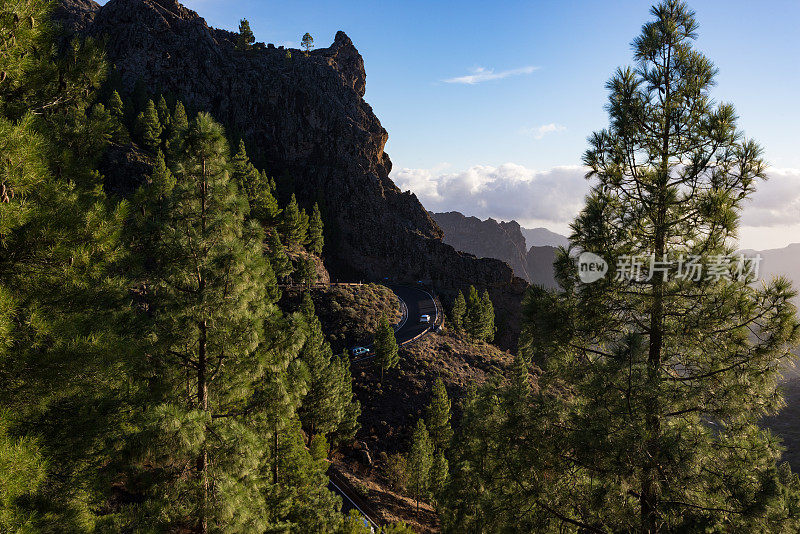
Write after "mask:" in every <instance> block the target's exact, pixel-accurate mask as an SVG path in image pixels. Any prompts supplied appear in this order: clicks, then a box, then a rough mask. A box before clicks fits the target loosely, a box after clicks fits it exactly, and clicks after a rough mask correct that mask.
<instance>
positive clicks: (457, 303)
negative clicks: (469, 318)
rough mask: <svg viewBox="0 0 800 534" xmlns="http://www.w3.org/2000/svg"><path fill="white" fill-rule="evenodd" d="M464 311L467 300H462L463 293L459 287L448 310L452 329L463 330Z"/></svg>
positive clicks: (465, 310)
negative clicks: (451, 307)
mask: <svg viewBox="0 0 800 534" xmlns="http://www.w3.org/2000/svg"><path fill="white" fill-rule="evenodd" d="M466 313H467V302H466V301H465V300H464V294H463V293H462V292H461V290H460V289H459V290H458V294H457V295H456V298H455V300H454V301H453V309H452V311H451V312H450V320H451V321H452V322H453V330H455V331H456V332H462V331H463V330H464V316H465V315H466Z"/></svg>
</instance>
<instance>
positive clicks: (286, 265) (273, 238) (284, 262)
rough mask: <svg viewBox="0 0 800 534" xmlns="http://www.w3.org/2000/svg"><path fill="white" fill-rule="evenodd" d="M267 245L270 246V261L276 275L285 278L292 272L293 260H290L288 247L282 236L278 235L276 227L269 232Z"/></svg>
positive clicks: (281, 278)
mask: <svg viewBox="0 0 800 534" xmlns="http://www.w3.org/2000/svg"><path fill="white" fill-rule="evenodd" d="M267 246H268V247H269V262H270V264H271V265H272V269H273V271H274V272H275V276H277V277H278V279H279V280H284V279H285V278H287V277H289V276H290V275H291V274H292V271H293V269H292V262H291V261H289V257H288V256H287V255H286V249H285V248H284V247H283V243H281V239H280V237H278V232H276V231H275V230H274V229H273V230H271V231H270V232H269V236H268V237H267Z"/></svg>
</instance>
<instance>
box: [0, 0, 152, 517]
mask: <svg viewBox="0 0 800 534" xmlns="http://www.w3.org/2000/svg"><path fill="white" fill-rule="evenodd" d="M50 8H51V6H50V4H49V3H48V2H43V1H29V2H16V3H13V2H12V3H8V2H6V3H4V4H3V16H2V17H0V35H3V47H2V49H0V65H1V67H0V71H2V73H3V74H2V78H3V81H2V83H0V152H1V153H2V154H3V157H2V161H0V464H2V465H0V530H2V531H9V532H15V531H21V532H41V531H52V530H53V529H54V528H56V527H54V525H55V526H57V528H58V529H59V530H61V531H66V532H78V531H86V530H90V529H91V528H92V527H93V526H94V525H95V524H96V523H97V521H98V520H100V517H99V515H100V514H99V513H98V511H99V510H100V509H101V508H102V507H103V506H104V504H105V502H104V499H103V495H102V488H103V487H104V486H103V478H104V477H103V475H102V474H101V469H102V467H103V466H106V465H108V463H109V461H110V459H111V458H112V456H113V454H114V447H113V444H112V442H113V440H114V438H115V435H116V434H115V431H116V429H117V428H119V425H122V424H124V423H125V421H126V418H125V414H126V413H127V410H128V409H129V408H130V405H129V403H128V398H127V396H126V391H125V389H124V386H125V384H126V382H127V380H126V377H127V371H128V367H127V365H128V364H129V362H131V361H133V360H134V359H135V357H136V356H135V355H136V351H135V350H129V347H131V346H133V345H135V341H134V339H135V338H130V339H123V340H120V337H122V336H124V332H123V331H122V329H123V328H124V325H125V323H124V322H123V321H120V320H119V319H120V313H119V309H118V303H120V302H124V301H125V299H126V291H127V289H128V288H129V285H128V283H127V282H128V281H127V280H126V279H124V278H123V277H122V276H121V275H120V271H121V269H120V265H119V264H118V263H116V262H117V260H118V259H119V258H120V256H122V255H123V254H124V252H123V250H122V246H121V241H120V232H121V229H122V223H123V221H124V220H125V218H126V217H127V212H126V209H125V206H124V205H116V203H115V202H113V201H112V200H110V199H108V198H107V197H106V196H105V195H104V193H103V190H102V187H101V184H102V179H101V176H100V175H99V173H98V172H97V171H96V168H97V163H98V160H99V159H100V156H101V154H102V150H103V149H104V148H105V147H106V146H107V143H108V140H109V138H110V136H111V132H110V131H109V130H108V121H107V119H108V118H110V113H108V112H106V111H105V110H104V107H103V108H101V107H100V106H99V105H96V106H94V107H92V106H91V104H92V103H95V102H96V99H97V90H98V88H99V86H100V84H101V82H102V80H103V78H104V76H105V72H106V65H105V63H104V61H103V57H102V53H101V50H100V48H98V47H97V45H96V44H94V43H93V42H91V41H82V40H76V41H74V42H72V43H69V45H67V46H64V47H58V46H56V42H55V40H54V35H55V30H54V29H53V28H52V27H51V23H50V20H51V19H50ZM17 497H19V498H17Z"/></svg>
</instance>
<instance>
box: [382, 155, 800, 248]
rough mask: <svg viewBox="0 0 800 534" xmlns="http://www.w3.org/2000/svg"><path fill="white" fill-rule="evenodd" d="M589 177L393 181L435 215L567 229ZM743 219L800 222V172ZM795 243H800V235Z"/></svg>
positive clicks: (494, 171) (515, 170)
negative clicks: (533, 222) (454, 213)
mask: <svg viewBox="0 0 800 534" xmlns="http://www.w3.org/2000/svg"><path fill="white" fill-rule="evenodd" d="M585 173H586V169H585V168H584V167H581V166H577V165H576V166H565V167H555V168H553V169H550V170H546V171H535V170H532V169H528V168H527V167H524V166H522V165H517V164H515V163H506V164H503V165H500V166H498V167H493V166H490V165H478V166H475V167H472V168H470V169H467V170H464V171H459V172H447V169H446V166H440V167H437V168H434V169H403V168H400V169H396V170H394V171H393V172H392V179H393V180H394V181H395V183H396V184H397V186H398V187H400V189H402V190H404V191H405V190H411V191H413V192H414V193H415V194H416V195H417V197H418V198H419V199H420V201H421V202H422V204H423V205H424V206H425V208H426V209H428V210H431V211H437V212H438V211H453V210H454V211H460V212H462V213H464V214H465V215H474V216H476V217H480V218H484V219H485V218H487V217H493V218H495V219H502V220H510V219H515V220H517V221H531V220H538V221H544V222H550V223H552V224H553V226H563V225H564V224H566V223H569V222H571V221H572V220H573V218H574V217H575V215H576V214H577V213H578V212H579V211H580V209H581V208H582V207H583V201H584V196H585V195H586V193H588V191H589V187H590V185H591V182H590V181H587V180H586V179H585V178H584V175H585ZM742 215H743V216H742V224H743V226H745V227H756V228H757V227H772V228H775V229H776V230H777V231H783V230H786V229H787V228H788V227H790V226H793V225H796V224H798V223H800V169H771V170H770V172H769V180H767V181H766V182H762V183H759V184H758V191H757V192H756V193H755V195H753V197H752V198H751V199H750V200H749V201H748V202H747V203H746V204H745V209H744V212H743V214H742ZM787 231H788V230H787ZM790 240H791V239H790ZM793 240H794V241H800V236H797V237H796V238H794V239H793Z"/></svg>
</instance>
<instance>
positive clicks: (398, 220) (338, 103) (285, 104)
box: [55, 0, 526, 346]
mask: <svg viewBox="0 0 800 534" xmlns="http://www.w3.org/2000/svg"><path fill="white" fill-rule="evenodd" d="M55 18H56V19H57V20H58V21H59V22H61V23H62V24H63V25H64V27H65V28H67V29H68V30H70V31H72V32H76V33H78V34H81V35H86V36H92V37H102V38H105V40H106V41H105V42H106V43H107V45H106V48H107V54H108V57H109V60H110V63H112V65H113V66H114V68H115V70H116V73H117V75H118V77H119V79H120V83H121V86H122V89H123V92H127V93H129V94H130V93H132V92H133V89H134V87H135V86H136V85H137V83H138V84H139V85H140V86H141V85H142V84H143V86H144V87H145V88H146V89H147V90H148V91H149V92H150V93H152V94H158V93H163V94H167V95H173V96H175V97H179V98H181V99H182V100H183V101H184V102H185V103H186V104H187V106H188V108H189V109H190V110H194V111H201V110H202V111H209V112H211V113H212V114H213V115H214V116H215V117H216V118H217V119H218V120H220V121H221V122H222V123H223V124H224V125H225V126H226V128H227V129H228V132H229V134H230V135H231V136H233V137H236V138H243V139H244V140H245V142H246V144H247V147H248V152H249V153H250V155H251V157H252V158H253V159H254V161H255V162H256V163H257V164H258V165H259V166H260V167H262V168H265V169H267V170H268V172H269V173H271V174H272V175H273V176H274V177H275V178H276V179H277V180H278V182H279V184H281V189H282V190H283V192H284V193H285V194H288V192H290V191H293V192H295V193H296V194H297V197H298V200H299V201H300V203H301V204H304V205H306V206H309V205H310V204H311V203H313V202H315V201H318V202H320V205H321V208H322V210H323V216H324V218H325V223H326V228H327V230H328V234H329V235H328V236H327V247H326V251H325V259H326V264H327V266H328V268H329V270H330V272H331V275H332V276H333V277H334V278H339V279H346V278H365V279H375V280H382V279H384V278H385V277H389V278H391V279H393V280H404V281H412V280H413V281H418V280H422V281H425V282H428V283H430V284H432V285H433V286H434V287H435V288H437V290H440V291H443V292H445V293H447V292H452V291H454V290H455V289H456V288H461V287H465V286H467V285H469V284H476V285H479V286H481V287H487V288H489V290H490V292H491V294H492V296H493V298H494V300H495V301H496V303H497V305H498V308H499V310H498V311H499V312H500V313H501V314H504V315H505V316H506V321H507V328H506V329H505V332H507V333H506V335H505V336H504V339H502V340H501V341H502V343H503V344H504V345H506V346H510V345H512V344H513V343H514V337H515V336H514V332H515V331H516V326H515V324H516V318H515V317H516V314H517V312H518V308H519V301H520V299H521V296H522V293H523V291H524V288H525V286H526V284H525V282H524V281H523V280H521V279H519V278H516V277H514V275H513V272H512V270H511V269H510V268H509V267H508V266H507V265H505V264H504V263H503V262H500V261H497V260H490V259H482V260H481V259H476V258H474V257H471V256H469V255H466V254H462V253H459V252H457V251H455V250H454V249H453V248H452V247H451V246H449V245H447V244H445V243H443V242H442V232H441V230H440V229H439V228H438V226H437V225H436V224H435V223H434V222H433V221H432V220H431V218H430V217H429V216H428V214H427V212H426V211H425V209H424V208H423V207H422V205H421V204H420V203H419V201H418V200H417V198H416V197H415V196H414V195H413V194H411V193H408V192H406V193H403V192H401V191H400V190H399V189H398V188H397V187H396V186H395V185H394V183H393V182H392V181H391V180H390V179H389V172H390V171H391V167H392V163H391V161H390V159H389V156H388V155H387V154H386V153H385V152H384V150H383V149H384V145H385V144H386V141H387V138H388V134H387V132H386V130H384V128H383V127H382V126H381V123H380V121H379V120H378V118H377V117H376V116H375V114H374V113H373V111H372V108H371V107H370V106H369V104H367V103H366V102H365V101H364V99H363V96H364V91H365V87H366V72H365V70H364V62H363V59H362V57H361V55H360V54H359V52H358V50H357V49H356V48H355V46H354V45H353V43H352V41H351V40H350V39H349V38H348V37H347V35H345V34H344V33H343V32H339V33H337V34H336V38H335V40H334V42H333V44H332V45H331V46H330V47H328V48H322V49H318V50H314V51H312V52H311V54H310V55H309V56H308V57H306V55H305V54H304V53H303V52H301V51H300V50H285V49H283V48H282V47H277V48H276V47H274V46H272V45H263V44H258V43H257V45H256V46H255V47H254V48H253V49H252V50H247V51H241V50H237V49H236V47H235V46H234V42H235V41H234V40H235V37H236V34H233V33H230V32H227V31H224V30H217V29H214V28H211V27H209V26H208V25H207V24H206V22H205V21H204V20H203V19H202V18H201V17H200V16H199V15H198V14H197V13H195V12H194V11H191V10H189V9H187V8H185V7H184V6H182V5H181V4H179V3H178V2H176V1H175V0H110V1H109V2H108V3H106V4H105V5H103V6H100V5H98V4H96V3H94V2H92V1H91V0H60V3H59V6H58V9H57V13H56V15H55ZM287 52H288V53H287ZM114 157H115V158H116V159H118V160H120V161H125V160H126V158H125V156H124V155H120V154H116V155H115V156H114ZM128 159H130V158H128ZM134 159H136V158H134ZM137 162H138V159H137ZM123 168H125V169H128V168H134V169H140V170H139V171H137V172H128V174H125V173H124V172H121V171H119V170H115V169H123ZM107 172H109V173H112V174H114V173H116V174H118V175H117V176H110V177H109V176H107V179H108V180H109V181H110V182H111V183H114V184H116V185H117V186H118V187H117V189H119V190H121V191H124V190H125V189H126V187H124V186H125V184H126V183H130V182H135V181H137V180H141V179H142V174H143V173H142V172H141V165H138V166H133V167H128V166H117V165H112V166H110V169H109V171H107ZM120 174H121V175H120Z"/></svg>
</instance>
